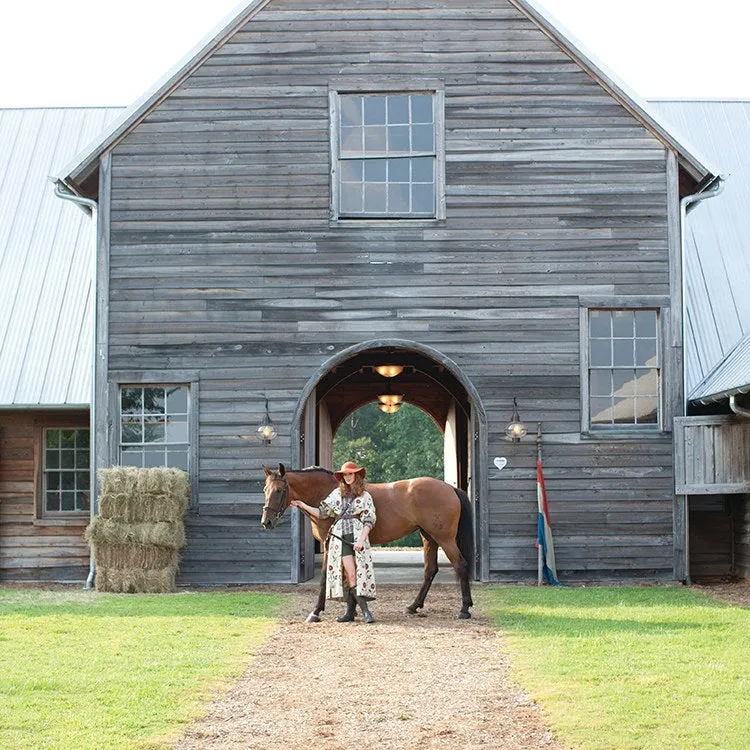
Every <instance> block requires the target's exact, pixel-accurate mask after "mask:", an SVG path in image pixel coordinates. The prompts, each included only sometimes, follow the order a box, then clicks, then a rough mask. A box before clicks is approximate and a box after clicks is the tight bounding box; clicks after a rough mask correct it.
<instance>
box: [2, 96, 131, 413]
mask: <svg viewBox="0 0 750 750" xmlns="http://www.w3.org/2000/svg"><path fill="white" fill-rule="evenodd" d="M119 111H121V110H120V109H119V108H111V107H107V108H86V109H84V108H75V109H74V108H55V109H5V110H3V109H0V280H1V281H2V293H1V294H0V407H1V408H8V407H21V406H24V407H28V406H37V407H51V406H72V405H77V404H88V403H89V402H90V382H91V310H90V304H89V301H90V295H91V272H92V252H93V236H92V231H93V230H92V226H91V224H92V222H91V219H90V218H89V216H88V215H87V214H86V213H85V212H84V211H82V210H81V209H80V208H79V207H78V206H76V205H74V204H72V203H70V202H69V201H63V200H60V198H57V197H56V196H55V194H54V186H53V184H52V183H51V182H50V178H49V175H52V174H54V173H55V172H56V170H58V169H59V168H60V166H61V165H62V164H65V163H66V161H68V160H69V159H70V158H71V156H72V155H74V154H75V153H76V152H77V151H78V150H79V149H80V148H81V147H82V146H83V145H85V144H86V143H87V142H89V141H90V140H91V139H92V138H93V137H94V136H95V135H96V134H97V133H100V132H101V131H102V130H104V129H105V127H106V125H107V123H109V122H110V121H111V120H112V118H113V116H115V115H116V114H117V113H118V112H119Z"/></svg>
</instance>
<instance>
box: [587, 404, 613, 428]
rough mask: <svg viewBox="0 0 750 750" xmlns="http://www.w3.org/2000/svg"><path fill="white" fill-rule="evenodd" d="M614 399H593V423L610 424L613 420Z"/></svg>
mask: <svg viewBox="0 0 750 750" xmlns="http://www.w3.org/2000/svg"><path fill="white" fill-rule="evenodd" d="M611 406H612V400H611V399H609V398H592V399H591V423H592V424H608V423H610V422H611V421H612V413H611Z"/></svg>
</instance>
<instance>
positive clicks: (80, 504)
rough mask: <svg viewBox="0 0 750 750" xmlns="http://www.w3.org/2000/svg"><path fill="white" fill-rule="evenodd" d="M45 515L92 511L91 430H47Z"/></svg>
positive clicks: (44, 469)
mask: <svg viewBox="0 0 750 750" xmlns="http://www.w3.org/2000/svg"><path fill="white" fill-rule="evenodd" d="M42 474H43V481H44V487H43V490H42V492H43V504H42V508H43V512H44V514H49V513H75V512H76V511H87V510H88V509H89V478H90V474H89V430H88V429H58V428H48V429H45V430H44V458H43V466H42Z"/></svg>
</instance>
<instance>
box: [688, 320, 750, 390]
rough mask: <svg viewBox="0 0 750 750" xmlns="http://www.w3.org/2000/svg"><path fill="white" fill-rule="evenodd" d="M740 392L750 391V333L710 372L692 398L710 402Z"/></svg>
mask: <svg viewBox="0 0 750 750" xmlns="http://www.w3.org/2000/svg"><path fill="white" fill-rule="evenodd" d="M738 393H750V334H749V335H747V336H745V338H743V339H742V341H740V343H739V344H737V346H735V347H734V349H732V351H731V352H729V354H728V355H727V356H726V357H725V358H724V359H723V360H722V361H721V363H720V364H719V365H718V367H716V369H715V370H713V372H710V373H709V374H708V376H707V377H706V378H705V380H703V382H702V383H700V384H699V385H698V387H697V388H696V389H695V391H694V392H693V394H692V396H691V398H692V400H693V401H701V402H703V403H709V402H711V401H719V400H720V399H725V398H728V397H729V396H731V395H733V394H734V395H736V394H738Z"/></svg>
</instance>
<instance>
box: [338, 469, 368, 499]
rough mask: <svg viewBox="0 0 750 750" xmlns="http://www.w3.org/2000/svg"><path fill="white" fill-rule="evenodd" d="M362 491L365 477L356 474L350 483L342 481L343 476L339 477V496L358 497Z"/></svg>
mask: <svg viewBox="0 0 750 750" xmlns="http://www.w3.org/2000/svg"><path fill="white" fill-rule="evenodd" d="M364 491H365V478H364V477H363V476H362V475H361V474H357V475H356V476H355V477H354V481H353V482H352V483H351V484H347V483H346V482H345V481H344V477H343V476H342V477H341V481H340V482H339V492H340V493H341V497H359V496H360V495H361V494H362V493H363V492H364Z"/></svg>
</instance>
